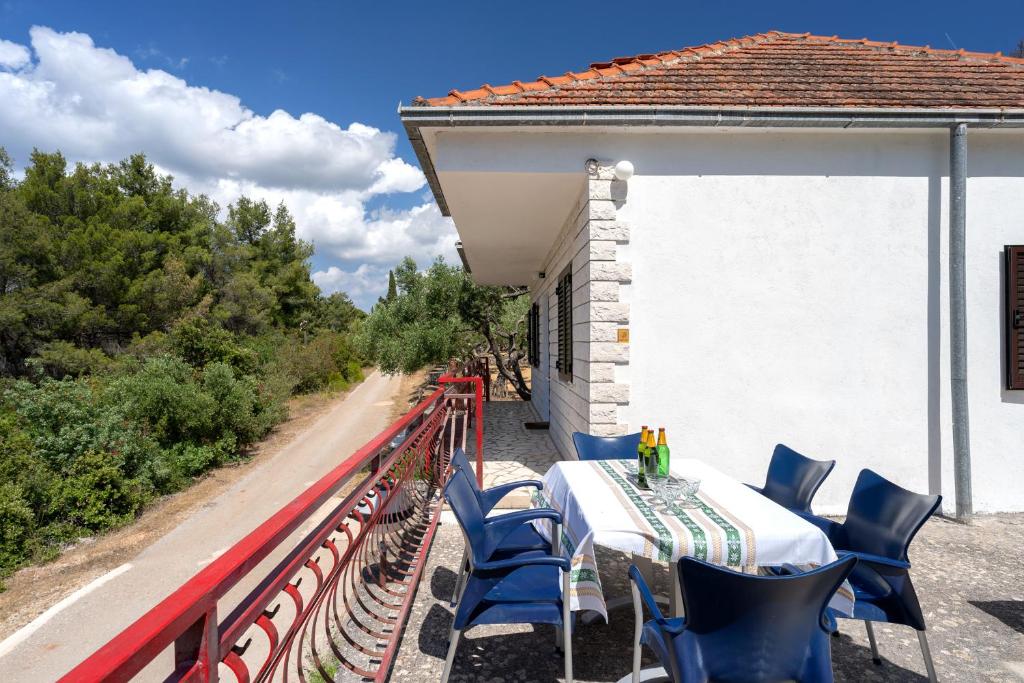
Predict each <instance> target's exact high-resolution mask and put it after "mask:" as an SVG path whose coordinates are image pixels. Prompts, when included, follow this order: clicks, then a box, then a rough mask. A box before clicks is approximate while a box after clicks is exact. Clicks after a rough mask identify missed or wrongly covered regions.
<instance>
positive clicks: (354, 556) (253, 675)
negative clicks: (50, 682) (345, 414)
mask: <svg viewBox="0 0 1024 683" xmlns="http://www.w3.org/2000/svg"><path fill="white" fill-rule="evenodd" d="M467 384H471V385H473V389H474V391H473V392H472V393H459V392H458V389H457V388H458V387H460V386H464V385H467ZM482 393H483V392H482V381H481V380H480V378H478V377H459V378H452V377H443V378H441V388H439V389H437V390H436V391H435V392H433V393H432V394H431V395H430V396H428V397H427V398H426V399H424V400H423V401H422V402H421V403H420V404H419V405H417V406H416V407H415V408H413V409H412V410H411V411H409V412H408V413H407V414H406V415H405V416H403V417H402V418H400V419H399V420H398V421H396V422H395V423H394V424H393V425H391V426H390V427H389V428H388V429H386V430H385V431H384V432H382V433H381V434H379V435H378V436H377V437H375V438H374V439H373V440H372V441H370V442H369V443H368V444H366V445H365V446H363V447H362V448H361V449H359V451H357V452H356V453H354V454H353V455H352V456H351V457H350V458H348V459H347V460H346V461H345V462H343V463H341V464H340V465H339V466H338V467H336V468H335V469H334V470H333V471H331V472H330V473H328V474H327V475H325V476H324V477H323V478H322V479H320V480H319V481H318V482H316V483H315V484H313V485H312V486H311V487H309V488H308V489H307V490H306V491H304V492H302V493H301V494H300V495H299V496H298V497H296V498H295V499H294V500H293V501H292V502H291V503H289V504H288V505H286V506H285V507H283V508H282V509H281V510H279V511H278V512H277V513H275V514H274V515H273V516H272V517H271V518H270V519H268V520H267V521H266V522H264V523H263V524H262V525H260V526H259V527H258V528H257V529H255V530H254V531H253V532H252V533H250V534H249V535H248V536H246V537H245V538H243V539H242V540H241V541H239V542H238V543H236V544H235V546H234V547H232V548H231V549H230V550H228V551H227V552H225V553H224V554H223V555H221V556H220V557H219V558H217V559H216V560H214V562H213V563H211V564H210V565H209V566H207V567H206V569H204V570H202V571H201V572H199V573H198V574H197V575H196V576H194V577H193V578H192V579H191V580H189V581H188V582H187V583H185V584H184V585H183V586H181V587H180V588H179V589H178V590H177V591H175V592H174V593H172V594H171V595H170V596H169V597H168V598H166V599H165V600H164V601H163V602H161V603H160V604H159V605H157V606H156V607H154V608H153V609H152V610H150V611H149V612H147V613H146V614H144V615H143V616H142V617H140V618H139V619H138V620H137V621H136V622H135V623H134V624H132V625H131V626H129V627H128V628H126V629H125V630H124V631H122V632H121V633H120V634H119V635H118V636H116V637H115V638H114V639H113V640H111V641H110V642H108V643H107V644H106V645H104V646H103V647H101V648H100V649H99V650H97V651H96V652H95V653H94V654H93V655H92V656H91V657H89V658H88V659H86V660H85V661H83V662H82V663H81V664H79V665H78V666H77V667H76V668H75V669H73V670H72V671H71V672H69V673H68V674H66V675H65V677H64V678H63V679H62V681H66V682H68V683H70V682H72V681H74V682H75V683H79V682H81V681H127V680H130V679H131V678H132V677H133V676H135V675H136V674H138V673H139V672H141V671H143V670H145V672H146V674H147V676H148V675H149V674H151V673H152V672H153V670H154V669H155V668H158V667H159V666H160V665H161V664H162V663H164V660H166V664H167V668H166V669H165V670H163V671H161V672H158V673H159V678H161V679H164V680H168V681H203V682H204V683H206V682H215V681H221V680H222V681H237V682H238V683H249V682H250V681H300V682H302V683H307V682H311V681H330V680H333V679H335V678H342V677H345V678H348V677H351V678H353V679H355V680H358V679H367V680H376V681H381V680H386V679H387V677H388V674H389V672H390V668H391V664H392V663H393V661H394V657H395V655H396V653H397V650H398V645H399V642H400V639H401V633H402V628H403V626H404V624H405V622H406V620H407V618H408V614H409V610H410V608H411V606H412V601H413V595H414V592H415V588H416V585H417V584H418V582H419V580H420V576H421V573H422V571H423V567H424V565H425V561H426V555H427V552H428V551H429V549H430V544H431V541H432V540H433V536H434V532H435V530H436V527H437V523H438V519H439V512H440V506H441V499H440V488H441V487H442V486H443V484H444V479H445V477H446V476H447V465H448V459H449V457H450V455H451V450H452V449H453V448H454V447H457V446H461V447H466V446H467V438H468V436H469V432H470V430H471V429H472V430H473V431H475V436H476V446H477V448H476V454H477V471H478V476H480V474H481V473H482V455H483V452H482V448H483V422H482V405H481V400H482ZM300 528H301V530H300ZM282 555H283V556H282ZM274 559H276V564H274V565H273V566H272V567H270V568H269V569H268V568H266V567H265V566H264V565H265V564H266V563H267V562H269V561H271V560H274ZM261 563H263V564H261ZM236 585H238V586H240V587H241V586H244V587H246V588H247V589H248V593H246V594H245V596H244V597H243V598H241V600H237V601H236V603H237V604H234V605H232V606H231V607H232V610H231V611H230V613H229V614H228V615H227V616H226V617H225V618H224V619H223V620H219V618H218V608H219V607H220V608H223V607H224V605H223V604H221V603H222V602H227V600H224V601H222V598H224V596H225V595H226V594H227V593H228V591H229V590H231V589H232V588H234V587H235V586H236ZM172 648H173V654H174V659H173V664H172V663H171V660H170V657H169V655H168V654H167V652H168V651H169V650H171V649H172Z"/></svg>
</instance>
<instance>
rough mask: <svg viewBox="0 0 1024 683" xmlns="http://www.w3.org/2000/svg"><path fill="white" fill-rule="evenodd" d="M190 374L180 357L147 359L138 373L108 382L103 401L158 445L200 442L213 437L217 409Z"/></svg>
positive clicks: (191, 371) (192, 374)
mask: <svg viewBox="0 0 1024 683" xmlns="http://www.w3.org/2000/svg"><path fill="white" fill-rule="evenodd" d="M194 375H195V372H194V371H193V369H192V368H191V367H190V366H189V365H188V364H187V363H186V362H185V361H183V360H181V359H180V358H175V357H173V356H163V357H159V358H150V359H149V360H147V361H146V362H145V363H144V364H143V366H142V368H141V369H140V370H139V371H138V372H136V373H133V374H129V375H124V376H122V377H120V378H119V379H117V380H116V381H114V382H113V383H111V385H110V386H109V388H108V389H107V392H106V399H107V402H108V403H109V404H110V406H111V407H112V408H113V409H114V410H118V411H119V412H120V413H121V414H122V415H124V416H125V417H126V418H127V419H128V420H130V421H132V422H134V423H136V424H139V425H142V426H143V429H144V430H145V432H146V433H147V434H149V435H152V437H153V438H154V439H156V440H157V441H158V442H159V443H160V444H161V445H162V446H169V445H173V444H175V443H178V442H180V441H202V440H204V439H209V438H210V437H211V436H213V435H214V425H213V416H214V412H215V411H216V409H217V406H216V402H215V401H214V399H213V398H212V397H211V396H210V395H209V394H207V393H205V392H203V391H202V389H201V388H200V387H199V385H198V384H197V383H196V381H195V376H194Z"/></svg>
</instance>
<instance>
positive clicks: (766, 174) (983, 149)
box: [620, 131, 1024, 511]
mask: <svg viewBox="0 0 1024 683" xmlns="http://www.w3.org/2000/svg"><path fill="white" fill-rule="evenodd" d="M652 137H654V136H652ZM658 138H659V139H658V144H657V146H656V147H655V146H651V145H650V144H648V140H645V139H643V138H641V137H637V138H634V140H633V141H632V144H630V145H629V147H631V149H629V150H628V151H627V150H623V151H626V153H627V154H629V155H630V156H628V157H626V158H630V160H632V161H633V163H634V164H635V165H636V168H637V176H635V177H634V178H633V179H632V180H631V181H630V183H629V193H628V199H627V201H626V203H625V205H624V206H623V207H622V209H621V210H620V215H621V216H623V217H624V218H625V219H626V220H627V221H628V222H629V224H630V225H631V228H632V242H631V247H630V248H631V250H632V253H633V259H634V262H635V264H636V265H635V268H634V279H633V285H632V297H631V320H630V326H631V331H632V340H631V341H632V344H631V346H632V349H631V362H630V375H631V381H632V399H631V402H630V405H629V408H628V409H627V411H626V412H627V414H628V421H629V422H630V423H631V425H632V426H633V427H634V428H635V426H636V425H638V424H639V423H641V422H644V423H651V422H654V423H657V424H659V425H660V424H664V425H666V426H668V427H669V429H670V441H671V442H672V444H673V453H674V454H680V455H690V456H694V457H700V458H704V459H708V460H711V461H714V462H715V463H717V464H718V465H719V466H720V467H721V468H722V469H724V470H726V471H727V472H729V473H730V474H733V475H735V476H737V477H739V478H741V479H744V480H747V481H759V480H761V479H762V478H763V473H764V469H765V466H766V464H767V461H768V457H769V455H770V453H771V449H772V447H773V446H774V444H775V443H776V442H778V441H781V442H784V443H787V444H788V445H790V446H792V447H793V448H796V449H797V450H799V451H802V452H804V453H806V454H807V455H810V456H811V457H818V458H834V459H836V460H837V466H836V470H835V471H834V472H833V474H832V476H831V477H830V478H829V480H828V481H827V482H826V484H825V486H824V487H823V488H822V490H821V492H820V493H819V494H818V498H817V499H816V503H817V505H816V507H817V508H818V509H820V510H822V511H841V510H842V509H844V508H845V503H846V500H847V498H848V496H849V491H850V489H851V488H852V486H853V482H854V480H855V478H856V476H857V473H858V472H859V470H860V469H861V468H863V467H870V468H872V469H875V470H877V471H878V472H880V473H881V474H883V475H884V476H886V477H888V478H891V479H893V480H895V481H896V482H898V483H900V484H901V485H903V486H906V487H908V488H911V489H914V490H918V491H928V490H932V491H941V492H942V493H943V494H944V495H945V496H946V503H947V504H948V506H951V505H952V503H953V488H952V447H951V440H950V427H949V424H950V418H949V398H948V397H949V381H948V367H949V362H948V324H947V320H948V303H947V287H948V281H947V272H948V261H947V260H946V253H947V244H948V231H947V222H946V211H947V207H948V195H947V194H946V187H947V182H946V181H947V178H946V175H947V173H948V162H947V154H948V152H947V136H946V135H945V134H941V133H940V134H922V133H914V134H904V133H885V134H878V133H876V134H871V133H864V132H852V131H851V132H847V133H841V134H813V133H796V134H779V133H761V134H738V135H728V136H723V135H718V136H716V135H706V134H705V135H690V136H685V135H683V136H672V137H670V138H666V137H665V136H658ZM969 146H970V152H969V169H970V174H971V176H972V177H971V179H970V181H969V183H968V211H969V215H968V247H969V254H968V260H969V261H968V273H969V275H968V291H969V297H970V298H969V304H968V306H969V308H968V311H969V313H968V316H969V317H968V325H969V328H968V339H969V354H970V355H969V380H970V401H971V406H970V407H971V411H970V413H971V437H972V459H973V464H974V502H975V509H976V510H979V511H991V510H1020V509H1024V495H1022V494H1021V493H1020V492H1019V490H1018V487H1019V483H1020V482H1022V481H1024V446H1022V445H1021V444H1022V443H1024V405H1021V402H1022V401H1024V397H1021V396H1019V395H1018V394H1015V393H1013V392H1004V391H1003V390H1002V388H1001V386H1002V376H1003V375H1002V371H1001V364H1000V363H1001V356H1002V338H1001V334H1002V329H1001V324H1000V316H1001V310H1002V309H1001V307H1000V306H1001V303H1000V291H1001V285H1000V260H999V259H1000V252H1001V249H1002V245H1003V244H1004V243H1020V242H1024V135H1021V134H1017V135H1007V134H1002V133H998V134H997V133H987V134H986V133H980V132H976V131H972V132H971V135H970V137H969ZM620 149H622V148H620Z"/></svg>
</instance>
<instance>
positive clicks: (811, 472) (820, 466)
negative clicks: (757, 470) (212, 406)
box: [762, 443, 836, 512]
mask: <svg viewBox="0 0 1024 683" xmlns="http://www.w3.org/2000/svg"><path fill="white" fill-rule="evenodd" d="M835 466H836V461H835V460H812V459H810V458H808V457H806V456H803V455H800V454H799V453H797V452H796V451H794V450H793V449H792V448H790V447H789V446H786V445H784V444H781V443H780V444H778V445H776V446H775V452H774V453H772V461H771V463H769V465H768V477H767V478H766V480H765V483H764V489H763V490H762V493H763V494H764V495H765V496H766V497H767V498H770V499H771V500H774V501H775V502H776V503H778V504H779V505H781V506H782V507H784V508H789V509H791V510H801V511H803V512H810V511H811V499H813V498H814V494H815V493H817V492H818V489H819V488H820V487H821V485H822V483H823V482H824V481H825V478H826V477H828V475H829V473H830V472H831V471H832V468H833V467H835Z"/></svg>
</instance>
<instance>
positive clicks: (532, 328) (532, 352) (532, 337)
mask: <svg viewBox="0 0 1024 683" xmlns="http://www.w3.org/2000/svg"><path fill="white" fill-rule="evenodd" d="M526 337H527V341H526V355H527V357H528V358H529V360H530V365H532V366H533V367H535V368H537V367H540V305H539V304H536V303H535V304H533V305H532V306H530V315H529V317H528V318H527V327H526Z"/></svg>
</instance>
